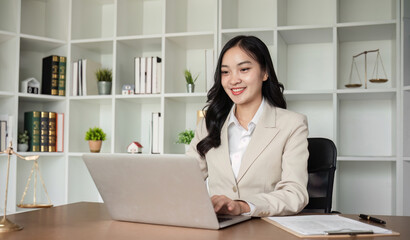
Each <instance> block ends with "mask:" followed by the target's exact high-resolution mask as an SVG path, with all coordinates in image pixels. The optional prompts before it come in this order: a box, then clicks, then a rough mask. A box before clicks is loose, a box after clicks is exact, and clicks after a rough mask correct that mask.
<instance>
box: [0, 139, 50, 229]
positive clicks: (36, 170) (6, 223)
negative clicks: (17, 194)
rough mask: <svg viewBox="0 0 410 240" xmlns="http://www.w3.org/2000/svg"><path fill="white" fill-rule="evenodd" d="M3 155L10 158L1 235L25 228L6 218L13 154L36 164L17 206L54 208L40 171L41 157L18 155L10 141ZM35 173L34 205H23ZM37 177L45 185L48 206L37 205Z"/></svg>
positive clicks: (0, 223)
mask: <svg viewBox="0 0 410 240" xmlns="http://www.w3.org/2000/svg"><path fill="white" fill-rule="evenodd" d="M3 153H5V154H7V155H8V156H7V177H6V191H5V197H4V215H3V218H2V219H1V220H0V233H2V232H12V231H18V230H22V229H23V227H21V226H19V225H18V224H16V223H13V222H12V221H10V220H8V219H7V216H6V215H7V194H8V185H9V173H10V156H11V155H12V154H14V155H16V156H17V157H19V158H21V159H23V160H26V161H34V164H33V167H32V169H31V173H30V176H29V178H28V181H27V184H26V188H25V190H24V193H23V196H22V198H21V201H20V204H18V205H17V206H18V207H21V208H48V207H52V206H53V205H52V204H51V201H50V197H49V196H48V193H47V189H46V186H45V184H44V180H43V177H42V176H41V174H40V169H39V167H38V162H37V159H38V158H39V157H40V156H39V155H32V156H22V155H20V154H18V153H16V152H15V151H14V150H13V147H12V142H11V141H10V145H9V147H8V148H7V149H6V150H5V151H3V152H0V154H3ZM33 173H34V175H35V183H34V193H33V195H34V197H33V203H30V204H23V201H24V198H25V196H26V194H27V190H28V187H29V185H30V181H31V177H32V175H33ZM37 175H38V176H39V177H40V180H41V183H42V185H43V189H44V191H45V194H46V196H47V198H48V204H38V203H36V191H37V189H36V185H37Z"/></svg>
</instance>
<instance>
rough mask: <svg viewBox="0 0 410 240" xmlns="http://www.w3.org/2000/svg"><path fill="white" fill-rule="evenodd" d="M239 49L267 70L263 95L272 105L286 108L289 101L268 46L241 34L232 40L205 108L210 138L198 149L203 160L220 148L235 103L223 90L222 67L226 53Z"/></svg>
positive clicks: (252, 37)
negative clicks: (224, 126)
mask: <svg viewBox="0 0 410 240" xmlns="http://www.w3.org/2000/svg"><path fill="white" fill-rule="evenodd" d="M236 46H238V47H240V48H241V49H242V50H243V51H245V52H246V53H247V54H248V55H249V56H250V57H252V58H253V59H254V60H256V61H257V62H258V63H259V65H260V67H261V70H262V71H266V73H267V74H268V79H267V80H266V81H264V82H263V84H262V96H263V97H264V98H265V99H266V100H267V102H268V103H269V104H270V105H272V106H275V107H279V108H286V101H285V98H284V96H283V90H284V87H283V85H282V84H281V83H279V81H278V78H277V77H276V73H275V69H274V68H273V63H272V59H271V57H270V54H269V50H268V48H267V47H266V45H265V43H263V42H262V41H261V40H260V39H259V38H257V37H254V36H243V35H240V36H236V37H234V38H232V39H231V40H229V41H228V42H227V43H226V44H225V46H224V47H223V49H222V51H221V54H220V55H219V59H218V64H217V66H216V70H215V76H214V80H215V82H214V85H213V86H212V88H211V89H210V90H209V92H208V95H207V97H208V99H207V105H206V106H205V107H204V109H206V114H205V123H206V127H207V129H208V136H206V137H205V138H204V139H202V140H201V141H200V142H199V143H198V144H197V146H196V148H197V151H198V153H199V155H200V156H201V157H205V154H206V153H207V152H208V151H209V150H210V149H211V148H216V147H218V146H219V145H221V129H222V126H223V124H224V122H225V120H226V118H227V116H228V114H229V112H230V110H231V108H232V105H233V101H232V100H231V99H230V97H229V96H228V94H226V92H225V90H224V88H223V87H222V83H221V64H222V58H223V56H224V55H225V53H226V51H228V50H229V49H231V48H233V47H236Z"/></svg>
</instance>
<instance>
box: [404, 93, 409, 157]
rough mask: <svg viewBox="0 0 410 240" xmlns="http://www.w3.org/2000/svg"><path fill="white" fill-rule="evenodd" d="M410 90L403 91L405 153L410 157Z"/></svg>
mask: <svg viewBox="0 0 410 240" xmlns="http://www.w3.org/2000/svg"><path fill="white" fill-rule="evenodd" d="M409 109H410V91H405V92H403V155H404V156H405V157H410V149H409V147H406V146H410V110H409Z"/></svg>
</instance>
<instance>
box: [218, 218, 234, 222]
mask: <svg viewBox="0 0 410 240" xmlns="http://www.w3.org/2000/svg"><path fill="white" fill-rule="evenodd" d="M229 220H232V218H230V217H218V222H220V223H221V222H225V221H229Z"/></svg>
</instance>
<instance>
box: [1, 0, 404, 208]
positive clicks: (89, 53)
mask: <svg viewBox="0 0 410 240" xmlns="http://www.w3.org/2000/svg"><path fill="white" fill-rule="evenodd" d="M409 9H410V6H408V3H405V1H403V0H253V1H247V0H209V1H203V0H166V1H165V0H98V1H95V0H69V1H65V0H55V1H43V0H19V1H15V0H4V1H1V2H0V60H2V64H0V113H6V114H9V115H12V116H14V122H13V123H14V124H13V125H14V129H13V144H14V145H16V144H17V139H16V137H17V132H18V130H21V129H22V126H23V115H24V112H25V111H33V110H42V111H56V112H63V113H64V114H65V124H66V125H65V126H66V127H65V136H64V137H65V146H64V147H65V148H64V149H65V151H64V153H41V154H40V155H41V157H40V168H41V171H42V174H43V177H44V180H45V183H46V186H47V190H48V193H49V195H50V197H51V199H52V201H53V204H55V205H61V204H65V203H71V202H77V201H101V197H100V195H99V194H98V191H97V189H96V188H95V185H94V183H93V182H92V179H91V177H90V175H89V173H88V171H87V169H86V167H85V165H84V162H83V161H82V159H81V155H82V154H83V153H87V152H88V151H89V150H88V145H87V143H86V141H85V140H84V134H85V132H86V130H87V129H88V128H90V127H94V126H100V127H102V128H103V129H104V131H105V132H106V133H107V140H106V141H105V142H104V143H103V146H102V152H105V153H118V154H125V153H126V147H127V146H128V144H129V143H130V142H131V141H138V142H140V143H141V144H142V145H143V153H146V154H149V153H150V124H151V123H150V122H151V113H152V112H161V114H162V115H163V120H162V121H161V125H162V126H163V132H161V135H162V138H163V143H162V146H163V147H162V149H161V153H177V154H183V153H184V151H185V148H184V146H182V145H179V144H175V141H176V136H177V134H178V132H180V131H182V130H184V129H195V125H196V111H197V110H200V109H202V107H203V106H204V105H205V102H206V90H207V89H206V87H205V86H206V80H205V50H208V49H213V50H214V53H215V54H214V55H215V59H214V60H215V61H216V60H217V57H218V56H217V55H218V53H219V51H220V50H221V48H222V46H223V45H224V44H225V43H226V42H227V41H228V40H229V39H231V38H232V37H234V36H236V35H239V34H244V35H255V36H258V37H259V38H261V39H262V40H263V41H264V42H265V43H266V45H267V46H268V48H269V51H270V53H271V56H272V59H273V62H274V66H275V69H276V72H277V75H278V78H279V81H280V82H282V83H283V84H284V85H285V89H286V90H285V97H286V99H287V103H288V108H289V109H291V110H294V111H297V112H300V113H303V114H305V115H307V117H308V121H309V130H310V134H309V136H310V137H319V136H321V137H327V138H330V139H332V140H333V141H334V142H335V143H336V145H337V148H338V160H339V162H338V169H337V176H336V184H335V189H334V205H333V209H335V210H339V211H341V212H343V213H358V212H359V211H360V212H367V213H369V214H398V215H402V214H405V215H410V206H409V205H408V204H407V202H409V201H410V191H409V190H408V189H409V186H410V174H409V173H408V172H409V171H410V151H409V150H408V148H407V147H406V146H408V145H409V144H410V125H409V124H408V122H410V111H409V110H408V109H409V107H410V105H409V102H410V78H409V76H410V75H409V73H408V71H409V70H408V69H407V68H406V67H404V66H407V65H408V63H409V62H410V51H409V49H410V48H409V44H408V43H409V39H408V35H409V34H408V33H409V32H410V28H409V26H410V22H409V20H408V19H409V17H410V16H409V15H410V14H409ZM402 33H407V34H402ZM372 49H380V53H381V56H382V60H383V63H384V67H385V69H386V73H387V77H388V79H389V81H388V82H386V83H383V84H374V83H368V86H367V89H364V87H361V88H358V89H350V88H346V87H345V84H347V83H348V81H349V72H350V67H351V60H352V56H353V55H355V54H358V53H360V52H362V51H365V50H372ZM51 54H56V55H61V56H67V75H66V76H67V83H66V96H65V97H56V96H48V95H30V94H23V93H20V86H19V85H20V82H21V81H23V80H24V79H26V78H28V77H35V78H36V79H37V80H39V81H40V82H41V64H42V63H41V59H42V58H43V57H46V56H48V55H51ZM148 56H158V57H160V58H161V59H162V73H163V74H162V79H161V93H159V94H140V95H131V96H130V95H121V88H122V85H124V84H133V83H134V57H148ZM82 58H87V59H91V60H93V61H96V62H100V63H101V64H102V66H103V67H108V68H111V69H112V70H113V86H112V93H111V95H104V96H99V95H91V96H73V94H72V83H71V75H72V72H71V71H72V62H73V61H76V60H78V59H82ZM5 59H7V61H5ZM367 60H368V75H369V77H370V75H371V72H372V66H373V65H374V63H375V55H372V54H368V58H367ZM357 64H358V68H359V69H363V68H364V63H363V61H358V62H357ZM186 68H188V69H190V70H191V71H192V72H193V73H194V74H197V73H198V74H199V77H198V80H197V82H196V87H195V88H196V89H195V93H192V94H188V93H186V86H185V81H184V76H183V71H184V69H186ZM361 74H362V71H361ZM361 78H362V81H363V79H364V76H362V77H361ZM363 85H364V82H363ZM6 159H7V158H6V157H5V156H0V167H1V168H0V169H4V167H5V162H6V161H5V160H6ZM29 170H30V163H27V162H22V161H20V160H17V161H16V159H15V158H14V159H13V160H12V165H11V177H10V194H9V206H8V210H9V212H16V211H24V209H17V208H16V207H15V204H16V203H17V202H18V201H19V200H20V197H21V194H22V192H23V191H24V187H25V183H26V181H27V176H28V173H27V171H29ZM3 175H4V174H2V173H0V177H1V176H3ZM1 182H4V181H1ZM3 189H4V188H0V202H2V198H3V197H4V195H3V193H4V190H3ZM2 191H3V192H2ZM369 198H371V199H374V201H372V202H371V203H369V202H368V199H369ZM40 199H41V200H43V201H44V200H46V199H44V196H40ZM3 200H4V199H3Z"/></svg>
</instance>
